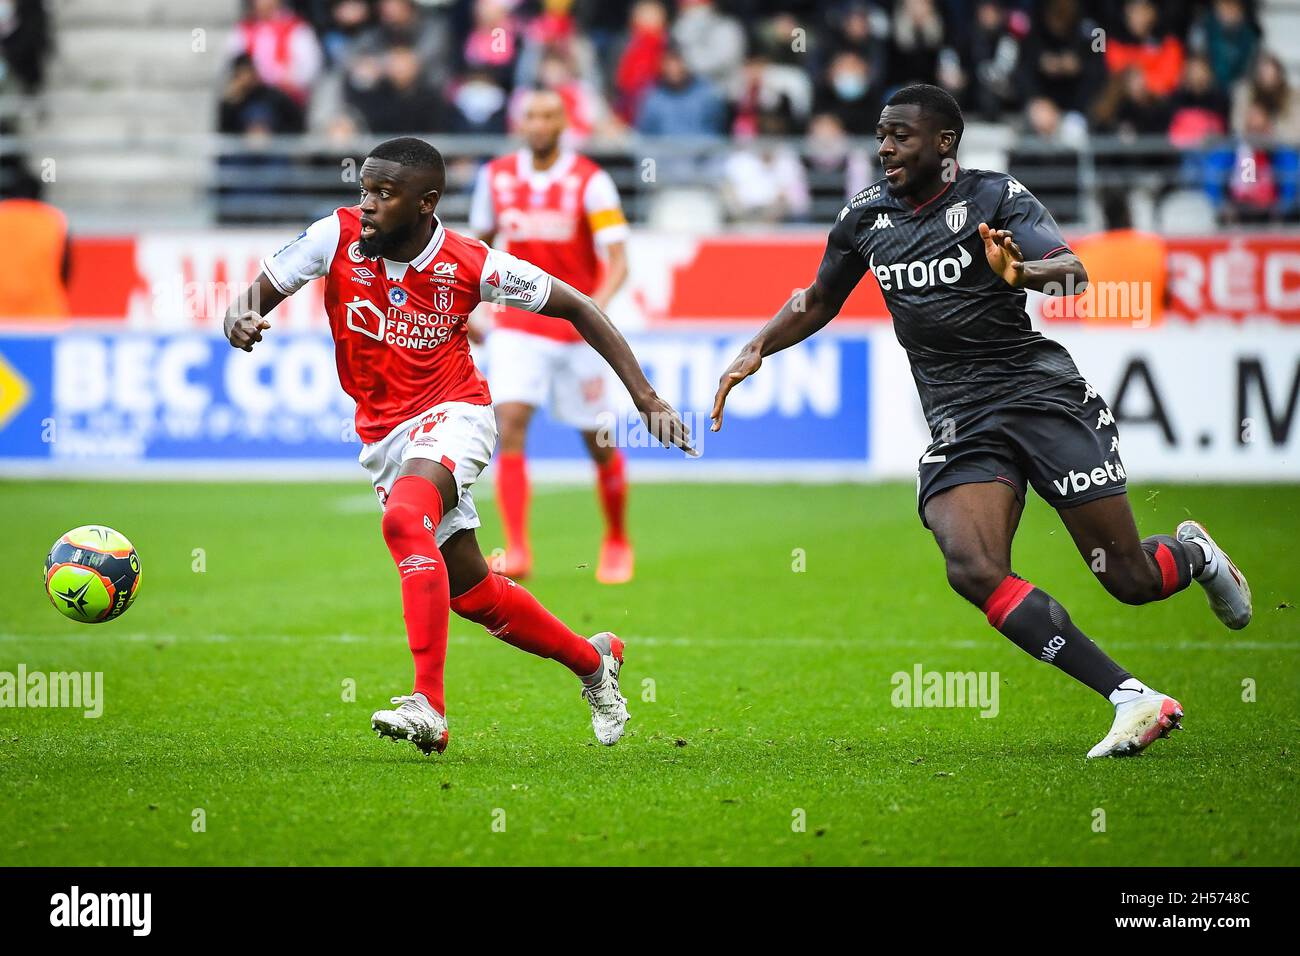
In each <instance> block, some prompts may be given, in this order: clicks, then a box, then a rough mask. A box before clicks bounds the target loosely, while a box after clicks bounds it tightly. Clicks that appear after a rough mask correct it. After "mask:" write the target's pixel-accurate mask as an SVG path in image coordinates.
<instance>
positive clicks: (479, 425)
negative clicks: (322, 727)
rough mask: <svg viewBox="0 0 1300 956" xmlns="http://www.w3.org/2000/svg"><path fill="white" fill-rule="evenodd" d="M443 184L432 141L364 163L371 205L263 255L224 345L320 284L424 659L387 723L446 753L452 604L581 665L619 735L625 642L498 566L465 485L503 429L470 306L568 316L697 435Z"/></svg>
mask: <svg viewBox="0 0 1300 956" xmlns="http://www.w3.org/2000/svg"><path fill="white" fill-rule="evenodd" d="M445 181H446V172H445V167H444V164H443V160H442V156H441V155H440V154H439V152H438V151H437V150H436V149H434V148H433V147H432V146H430V145H429V144H428V143H425V142H423V141H421V140H418V139H412V138H409V137H404V138H401V139H395V140H389V141H388V142H386V143H383V144H381V145H379V146H378V147H376V148H375V149H374V150H373V151H372V152H371V153H370V155H369V156H368V157H367V158H366V161H365V163H364V164H363V165H362V167H361V202H360V203H359V204H358V205H356V206H351V207H347V208H341V209H338V210H336V211H335V213H334V214H333V215H332V216H328V217H326V218H325V219H321V220H319V221H318V222H316V223H313V224H312V225H311V226H310V227H309V228H308V229H307V230H306V231H305V232H303V233H302V234H301V235H300V236H299V237H298V238H297V239H295V240H294V241H293V242H290V243H289V244H288V245H286V246H285V247H284V248H282V249H281V250H280V251H279V252H277V253H275V254H274V255H272V256H269V257H268V258H266V259H265V260H263V263H262V272H261V274H260V275H259V276H258V277H257V281H256V282H255V283H254V284H253V285H252V286H250V287H249V289H248V290H246V291H245V292H244V293H243V295H241V296H240V298H239V299H238V300H237V301H236V302H235V303H234V304H233V305H232V306H231V308H230V310H229V311H228V312H227V314H226V318H225V331H226V337H227V338H228V339H229V340H230V344H231V345H232V346H234V347H236V348H242V349H245V350H248V351H251V350H252V349H253V347H254V346H255V345H256V344H257V343H258V342H260V341H262V336H263V334H264V333H265V332H266V331H267V330H268V329H270V328H271V323H270V321H268V320H267V318H266V316H267V314H268V313H270V312H271V311H272V310H273V309H274V308H275V307H276V306H277V305H278V304H279V303H280V302H282V301H283V300H284V299H285V297H286V296H289V295H292V294H293V293H294V292H296V291H297V290H298V289H300V288H302V287H303V286H304V285H306V284H307V283H308V282H309V281H311V280H312V279H317V278H324V279H325V310H326V313H327V314H328V316H329V324H330V332H331V334H332V336H333V338H334V344H335V353H336V358H337V364H338V372H339V381H340V383H341V384H342V386H343V389H344V391H346V392H347V393H348V395H350V396H351V397H352V398H353V399H354V400H355V401H356V403H357V410H356V429H357V434H358V435H359V436H360V438H361V441H362V442H363V444H362V448H361V456H360V460H361V463H362V465H364V466H365V468H366V469H367V471H369V472H370V476H371V481H372V483H373V484H374V487H375V491H376V493H377V494H378V496H379V499H380V502H381V504H382V506H383V522H382V526H383V534H384V540H385V541H386V542H387V544H388V548H389V551H390V552H391V553H392V556H393V560H394V562H395V563H396V564H397V567H398V571H399V574H400V577H401V588H402V609H403V614H404V617H405V620H406V634H407V641H408V643H409V645H410V648H411V654H412V656H413V657H414V659H415V686H414V689H413V690H412V692H411V693H410V694H409V695H402V696H399V697H394V698H393V703H394V704H397V705H398V706H397V707H396V708H395V709H393V710H381V711H378V712H376V713H375V714H374V716H373V717H372V718H371V723H372V726H373V727H374V729H375V731H376V732H378V733H379V734H380V735H383V736H388V737H392V738H394V739H405V740H410V741H412V742H413V743H415V744H416V746H418V747H419V748H420V749H421V750H423V751H424V752H425V753H426V754H427V753H430V752H431V751H434V750H436V751H438V752H439V753H441V752H442V750H443V749H444V748H445V747H446V745H447V738H448V729H447V720H446V712H447V711H446V704H445V700H444V689H443V663H444V661H445V659H446V654H447V625H448V616H449V612H450V611H455V612H456V613H457V614H459V615H460V616H461V617H464V618H466V619H468V620H471V621H475V622H477V623H479V624H482V625H483V626H484V627H485V628H487V629H488V631H489V632H491V633H492V634H493V635H495V636H496V637H499V638H501V639H502V640H504V641H506V642H508V643H510V644H513V645H514V646H516V647H518V648H521V649H522V650H526V651H529V652H530V653H533V654H536V655H538V656H540V657H549V658H554V659H555V660H557V661H559V662H560V663H562V664H564V665H565V666H566V667H568V668H569V669H570V670H571V671H573V672H574V673H575V674H577V675H578V676H579V677H580V678H581V679H582V682H583V691H582V694H583V697H584V698H585V699H586V700H587V702H588V703H589V704H590V706H591V716H592V728H593V730H594V731H595V734H596V738H597V739H598V740H599V741H600V742H601V743H602V744H606V745H609V744H614V743H616V742H617V741H618V739H619V738H620V737H621V736H622V734H623V726H624V724H625V723H626V722H627V719H628V713H627V701H626V699H625V698H624V697H623V696H622V695H621V694H620V692H619V688H618V674H619V669H620V667H621V665H622V659H623V642H622V641H620V640H619V639H618V638H617V637H615V636H614V635H613V634H611V633H609V632H604V633H601V634H597V635H595V636H594V637H592V638H590V639H584V638H582V637H580V636H578V635H577V634H575V633H574V632H573V631H571V630H570V629H569V628H568V627H566V626H565V625H564V624H563V623H562V622H561V621H559V620H558V619H557V618H556V617H555V616H554V615H552V614H551V613H550V612H549V611H547V610H546V609H545V608H544V607H542V605H541V604H539V603H538V602H537V600H536V599H535V598H534V597H533V596H532V595H531V594H529V593H528V591H527V590H525V589H524V588H523V587H521V586H519V585H518V584H516V583H515V582H514V581H511V580H510V579H509V578H506V577H503V576H502V575H500V574H496V573H494V572H492V571H490V570H489V568H488V566H487V564H486V562H485V561H484V560H483V555H482V553H481V552H480V550H479V547H478V543H477V541H476V540H475V536H474V529H475V528H477V527H478V525H479V521H478V514H477V512H476V511H475V509H474V499H473V498H472V497H471V495H470V486H471V485H472V484H473V483H474V481H475V479H476V478H477V477H478V475H479V473H480V472H481V471H482V470H483V468H484V467H486V465H487V463H488V461H489V459H490V458H491V457H492V450H493V448H494V447H495V444H496V438H497V429H496V421H495V417H494V416H493V413H492V405H491V401H492V399H491V396H490V394H489V392H488V386H487V382H486V381H484V379H483V377H482V376H481V375H480V374H479V373H478V370H477V369H476V368H475V367H474V362H473V360H472V358H471V357H470V352H469V343H468V339H467V335H466V322H467V320H468V317H469V314H470V313H471V312H472V311H473V310H474V309H475V307H477V306H478V304H479V302H480V301H491V302H497V303H502V304H508V305H511V306H514V307H516V308H520V309H526V310H528V311H530V312H537V313H541V314H543V315H549V316H553V317H555V318H557V319H562V320H564V321H567V322H570V323H572V325H573V327H574V328H575V329H577V330H578V332H579V333H580V334H581V335H582V337H583V338H584V339H586V341H587V342H589V343H590V344H591V346H592V347H593V348H594V349H595V350H596V352H598V353H599V354H600V355H601V356H602V357H603V358H604V359H605V361H606V362H608V363H609V365H610V366H611V367H612V368H613V369H614V371H615V373H616V374H617V375H618V377H619V379H620V380H621V381H622V382H623V384H624V385H625V386H626V387H627V389H628V391H629V392H630V393H631V395H632V399H633V401H634V403H635V405H636V408H637V410H638V411H639V412H640V413H641V416H642V418H643V419H644V420H645V422H646V425H647V427H649V429H650V431H651V433H652V434H653V435H654V436H655V437H656V438H657V439H658V440H659V441H660V442H661V443H662V444H664V445H665V446H667V445H675V446H677V447H679V448H682V449H688V450H689V445H690V435H689V433H688V431H687V429H686V426H685V425H684V424H683V423H682V421H681V418H680V417H679V416H678V414H677V412H676V411H674V410H673V408H672V407H671V406H670V405H668V404H667V403H666V402H664V401H663V400H662V399H660V398H659V397H658V396H657V395H656V394H655V391H654V389H653V388H652V387H651V385H650V383H649V382H648V381H647V380H646V378H645V376H644V374H642V372H641V367H640V365H639V364H638V363H637V360H636V358H635V356H633V354H632V352H631V350H630V349H629V348H628V346H627V343H626V342H625V341H624V339H623V337H622V336H621V335H620V334H619V333H618V330H617V329H615V328H614V326H613V325H611V324H610V322H609V320H608V319H607V318H606V317H605V315H604V313H602V312H601V311H600V309H599V308H597V307H596V305H595V304H594V303H593V302H592V301H591V300H590V299H589V298H587V296H585V295H583V294H582V293H580V292H577V291H575V290H574V289H573V288H572V287H571V286H569V285H567V284H566V283H564V282H562V281H560V280H559V279H556V278H554V277H552V276H550V275H549V274H547V273H546V272H544V271H542V270H540V269H538V268H537V267H536V266H533V265H531V264H530V263H528V262H525V261H523V260H521V259H517V258H515V257H514V256H511V255H509V254H506V253H503V252H500V251H497V250H495V249H490V248H488V246H486V245H485V244H483V243H482V242H480V241H478V240H477V239H471V238H469V237H467V236H462V235H459V234H457V233H455V232H451V231H450V230H448V229H446V228H445V227H444V226H443V225H442V223H441V222H440V221H439V220H438V217H437V215H436V214H435V210H436V208H437V205H438V200H439V198H440V197H441V196H442V192H443V189H444V186H445Z"/></svg>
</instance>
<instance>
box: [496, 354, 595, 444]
mask: <svg viewBox="0 0 1300 956" xmlns="http://www.w3.org/2000/svg"><path fill="white" fill-rule="evenodd" d="M487 346H488V380H489V381H488V384H489V385H490V386H491V388H492V400H493V401H494V402H496V403H497V404H498V405H500V404H502V403H504V402H523V403H524V404H525V405H532V406H533V407H534V408H545V409H546V410H547V412H548V413H549V414H550V416H551V418H553V419H555V420H556V421H557V422H560V423H562V424H565V425H570V426H572V427H574V428H577V429H579V430H581V431H585V432H594V431H596V430H597V428H598V427H599V425H600V421H599V417H600V413H601V412H604V411H606V410H608V408H609V405H610V396H609V379H608V377H607V372H608V366H606V364H605V360H604V359H602V358H601V357H600V356H599V355H598V354H596V350H595V349H593V348H592V347H591V346H590V345H588V344H587V343H586V342H561V341H559V340H558V339H551V338H547V337H546V336H544V335H531V334H529V333H527V332H520V331H519V330H518V329H495V330H494V331H493V332H492V333H491V334H490V335H488V340H487Z"/></svg>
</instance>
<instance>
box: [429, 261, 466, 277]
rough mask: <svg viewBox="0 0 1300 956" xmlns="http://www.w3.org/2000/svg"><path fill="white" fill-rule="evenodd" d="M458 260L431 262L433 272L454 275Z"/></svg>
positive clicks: (441, 274) (440, 274) (437, 274)
mask: <svg viewBox="0 0 1300 956" xmlns="http://www.w3.org/2000/svg"><path fill="white" fill-rule="evenodd" d="M458 265H460V263H459V262H435V263H434V264H433V274H434V275H436V276H455V275H456V267H457V266H458Z"/></svg>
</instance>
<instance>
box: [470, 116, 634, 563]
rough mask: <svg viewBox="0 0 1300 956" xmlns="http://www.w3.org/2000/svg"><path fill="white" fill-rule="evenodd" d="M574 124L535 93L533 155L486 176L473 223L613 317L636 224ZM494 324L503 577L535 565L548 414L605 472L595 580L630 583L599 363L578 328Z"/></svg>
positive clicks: (507, 315) (622, 484)
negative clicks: (542, 436)
mask: <svg viewBox="0 0 1300 956" xmlns="http://www.w3.org/2000/svg"><path fill="white" fill-rule="evenodd" d="M565 123H566V116H565V108H564V100H563V99H562V98H561V97H560V95H559V94H558V93H556V92H554V91H552V90H534V91H532V92H530V93H528V95H527V97H526V98H525V100H524V109H523V124H522V128H523V134H524V138H525V140H526V141H527V148H526V149H521V150H518V151H517V152H514V153H509V154H507V155H505V156H500V157H498V158H497V159H494V160H492V161H491V162H490V163H487V164H486V165H484V167H483V168H482V169H481V170H479V174H478V178H477V179H476V181H475V184H474V196H473V200H472V202H471V204H470V215H469V226H470V229H471V230H472V231H473V232H474V233H475V235H477V236H478V237H479V238H480V239H482V240H483V241H484V242H487V243H490V244H494V245H497V246H499V247H500V248H502V249H504V250H505V251H507V252H510V253H512V254H514V255H517V256H521V257H522V258H524V259H527V260H528V261H529V262H531V263H533V264H534V265H536V266H538V267H539V268H542V269H545V270H546V271H547V272H549V273H550V274H551V275H553V276H556V277H557V278H560V279H563V280H564V281H565V282H567V283H569V284H570V285H572V286H573V287H574V288H575V289H577V290H578V291H579V292H585V293H587V294H588V295H590V296H591V298H592V300H593V301H594V302H595V303H596V304H597V305H598V306H600V307H601V308H602V309H603V308H605V306H606V305H607V304H608V303H609V300H610V299H612V298H613V297H614V294H615V293H616V292H618V290H619V288H620V287H621V286H622V285H623V282H624V280H625V279H626V278H627V249H626V245H627V235H628V228H627V220H626V219H624V218H623V210H622V206H621V205H620V203H619V199H618V190H617V189H616V188H615V187H614V180H613V179H611V178H610V176H609V173H607V172H605V171H604V170H603V169H601V168H600V167H599V166H597V165H596V163H594V162H593V161H592V160H590V159H588V158H587V157H586V156H582V155H579V154H578V153H575V152H573V151H572V150H569V149H566V148H564V147H563V145H562V135H563V133H564V127H565ZM494 326H495V328H494V329H493V331H492V333H491V336H490V338H489V339H488V355H489V358H490V363H489V368H488V373H489V374H490V375H491V376H492V382H493V394H494V395H495V397H496V408H497V421H498V422H499V423H500V426H501V454H500V455H499V456H498V458H497V466H496V472H497V507H498V508H499V509H500V510H501V523H502V524H503V525H504V526H505V532H506V554H505V561H504V565H503V567H502V570H503V571H504V572H505V573H506V574H508V575H510V576H511V577H518V576H521V575H524V574H527V573H528V571H529V569H530V568H531V566H532V548H531V547H530V545H529V541H528V472H527V466H526V464H525V458H524V445H525V440H526V438H527V435H528V425H529V423H530V422H531V421H532V417H533V413H534V412H535V411H536V410H537V408H538V406H545V407H546V408H547V410H548V412H549V414H550V415H551V417H552V418H554V419H555V420H556V421H558V422H561V423H563V424H565V425H570V426H572V427H573V428H576V429H577V430H578V432H579V433H580V434H581V435H582V439H583V442H584V443H585V444H586V446H587V451H588V452H589V453H590V455H591V458H592V460H593V461H594V462H595V463H596V489H597V491H598V493H599V496H600V504H601V510H602V511H603V512H604V515H605V536H604V540H603V541H602V542H601V547H600V558H599V560H598V562H597V564H596V580H597V581H600V582H601V583H603V584H621V583H623V582H625V581H628V580H631V578H632V566H633V555H632V543H631V541H630V539H629V537H628V534H627V522H626V518H625V514H626V511H627V478H626V474H625V466H624V462H623V453H622V452H621V451H619V450H618V448H615V447H613V446H612V445H610V444H608V443H607V442H602V441H601V440H600V429H599V425H600V417H601V415H602V414H605V413H606V412H608V410H609V407H610V404H609V396H608V395H607V394H606V388H605V369H604V367H603V366H602V363H601V361H600V357H599V356H598V355H596V353H595V352H593V351H592V350H591V347H590V346H589V345H587V343H586V342H584V341H582V337H581V336H580V335H578V334H577V332H576V331H575V330H574V328H573V326H572V325H571V324H570V323H568V322H561V321H557V320H555V319H553V318H548V317H547V316H545V315H538V314H536V313H533V312H529V311H527V310H525V309H505V310H503V311H502V312H501V313H500V314H498V315H496V316H495V321H494Z"/></svg>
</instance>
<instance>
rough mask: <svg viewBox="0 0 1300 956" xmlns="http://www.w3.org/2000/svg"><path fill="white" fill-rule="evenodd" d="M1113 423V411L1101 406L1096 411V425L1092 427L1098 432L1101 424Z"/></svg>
mask: <svg viewBox="0 0 1300 956" xmlns="http://www.w3.org/2000/svg"><path fill="white" fill-rule="evenodd" d="M1114 424H1115V413H1114V412H1112V411H1111V410H1110V409H1109V408H1103V409H1102V410H1101V411H1100V412H1098V413H1097V427H1096V428H1094V429H1093V431H1095V432H1099V431H1101V426H1102V425H1114Z"/></svg>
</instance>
